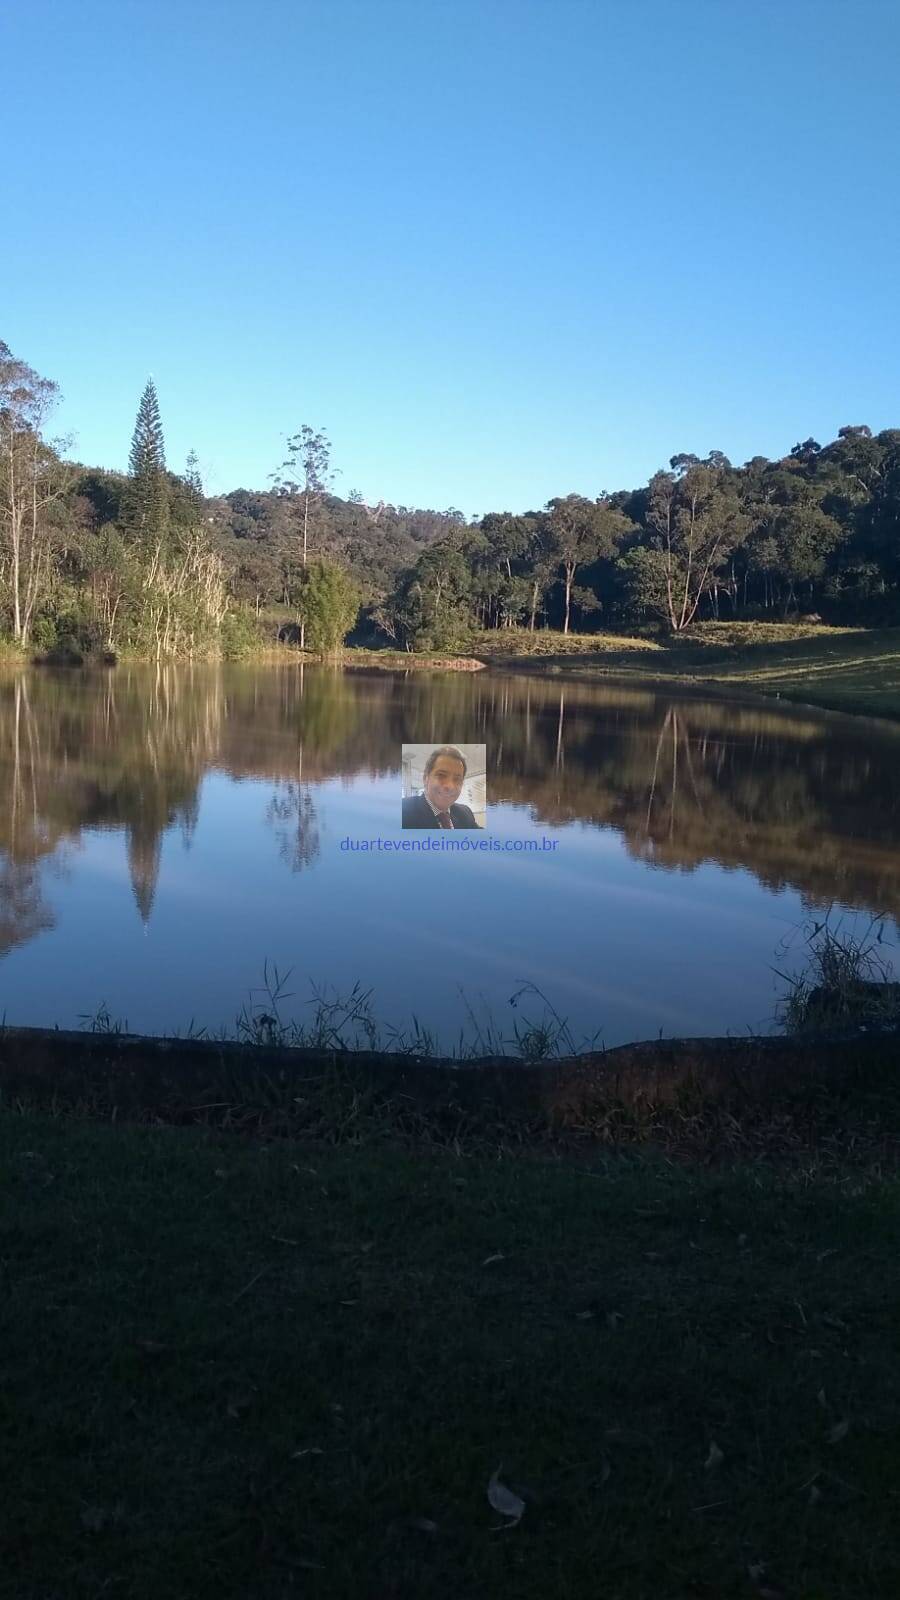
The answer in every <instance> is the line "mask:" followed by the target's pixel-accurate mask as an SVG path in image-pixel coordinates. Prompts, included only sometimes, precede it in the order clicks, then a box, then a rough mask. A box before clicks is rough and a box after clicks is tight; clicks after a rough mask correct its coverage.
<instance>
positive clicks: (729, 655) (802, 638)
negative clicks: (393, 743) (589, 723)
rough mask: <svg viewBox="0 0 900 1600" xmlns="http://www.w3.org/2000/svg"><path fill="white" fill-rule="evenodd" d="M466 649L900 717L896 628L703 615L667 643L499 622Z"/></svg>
mask: <svg viewBox="0 0 900 1600" xmlns="http://www.w3.org/2000/svg"><path fill="white" fill-rule="evenodd" d="M495 641H498V642H495ZM473 653H474V654H475V655H479V656H480V657H481V659H483V660H488V659H490V660H491V661H492V662H494V663H500V664H503V665H505V666H515V667H517V668H519V667H521V668H522V669H523V670H528V671H538V672H540V673H541V675H543V674H545V673H548V672H549V673H552V674H553V675H558V674H562V673H564V674H565V675H566V676H577V677H579V678H593V677H613V676H615V677H617V678H621V679H629V680H635V681H650V680H653V679H657V680H659V679H664V680H672V681H673V682H678V683H683V684H691V685H697V686H705V687H706V688H708V689H709V690H710V691H711V692H714V693H734V692H735V691H739V692H743V693H749V694H762V695H768V696H774V697H777V698H779V699H782V700H792V701H799V702H801V703H804V704H807V705H817V706H823V707H827V708H830V709H832V710H836V711H849V712H854V713H857V714H862V715H865V716H875V717H887V718H890V719H892V720H900V628H874V629H854V628H826V627H823V626H819V625H816V624H810V625H801V624H791V623H784V624H780V623H755V622H748V623H724V622H723V623H715V622H709V623H702V624H700V625H699V626H698V627H697V628H694V629H692V630H691V634H690V636H689V638H687V639H684V640H678V641H676V642H672V643H670V642H669V641H668V640H665V641H663V642H660V641H658V640H653V639H648V638H634V639H629V638H624V637H622V636H621V635H618V634H582V635H579V636H575V637H573V636H569V637H568V638H566V636H565V635H563V634H551V633H545V634H540V633H536V634H533V635H529V634H528V633H527V632H523V631H516V630H507V631H504V632H503V633H501V634H483V635H480V636H479V639H478V641H477V644H475V645H473Z"/></svg>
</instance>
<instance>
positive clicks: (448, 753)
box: [402, 744, 484, 829]
mask: <svg viewBox="0 0 900 1600" xmlns="http://www.w3.org/2000/svg"><path fill="white" fill-rule="evenodd" d="M411 748H413V747H407V746H405V747H404V779H405V783H404V787H406V784H407V783H414V782H415V781H416V777H417V774H416V771H415V767H414V766H413V765H412V764H411V762H410V760H409V758H408V757H407V754H406V752H407V749H411ZM426 748H427V747H426ZM419 760H420V761H421V756H420V757H419ZM468 774H469V763H468V762H467V760H466V757H465V755H464V754H463V752H462V751H461V750H460V749H458V748H457V746H456V745H454V744H442V745H438V746H437V747H436V748H435V749H433V750H432V751H431V752H430V753H429V754H428V755H427V756H426V758H425V763H424V767H423V768H422V775H421V780H420V781H421V788H420V790H419V792H418V793H414V794H407V795H404V798H403V823H402V825H403V827H404V828H448V829H452V828H480V827H481V826H482V824H481V823H480V822H479V821H478V820H477V818H476V816H475V813H474V811H473V810H472V807H471V806H470V805H467V804H465V803H464V802H462V801H461V800H460V795H461V794H462V792H463V789H464V788H465V787H466V785H467V776H468ZM483 782H484V778H483V763H482V774H481V784H482V788H483ZM417 787H418V785H417Z"/></svg>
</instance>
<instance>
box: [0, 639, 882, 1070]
mask: <svg viewBox="0 0 900 1600" xmlns="http://www.w3.org/2000/svg"><path fill="white" fill-rule="evenodd" d="M431 741H433V742H434V743H436V744H437V743H445V742H449V743H476V744H484V745H485V746H486V750H487V806H488V809H487V828H486V830H485V832H484V833H483V834H474V833H468V834H466V833H459V834H456V835H454V839H455V841H457V842H459V841H462V840H464V839H467V838H468V839H469V840H470V841H471V840H479V841H481V840H495V841H497V843H496V844H495V845H494V846H492V848H491V849H490V850H486V851H481V850H479V851H470V852H468V853H461V852H459V853H458V852H457V851H456V849H455V846H454V848H453V849H447V850H441V851H437V850H432V851H431V852H430V853H426V852H419V851H413V850H410V851H407V852H403V851H400V850H398V851H396V852H392V851H388V850H385V849H384V848H383V847H382V849H381V850H379V849H378V848H377V845H372V846H371V847H370V849H369V851H368V852H366V851H363V850H361V849H359V848H354V849H351V848H349V845H348V843H347V841H353V842H354V844H358V843H359V841H362V840H369V841H376V840H378V839H381V840H383V841H386V840H393V841H398V842H399V841H403V840H420V841H421V840H424V839H426V838H433V839H438V838H440V839H441V840H446V839H448V835H447V834H437V833H435V834H433V835H432V834H431V833H427V832H426V833H410V832H405V833H404V832H403V831H402V830H401V828H400V824H399V818H400V750H401V745H402V744H404V743H427V742H431ZM898 777H900V729H895V728H894V727H892V726H890V725H884V726H883V727H882V725H880V724H876V723H874V722H867V723H866V722H855V721H853V720H852V719H850V718H847V717H841V716H837V715H829V714H827V713H823V712H817V711H811V710H807V709H806V708H802V707H789V706H786V705H776V704H774V703H772V704H762V705H761V704H760V703H759V702H755V703H753V702H751V701H749V700H748V701H746V702H743V703H741V702H736V701H725V700H718V701H708V700H704V699H700V698H695V697H691V696H687V695H684V694H682V695H680V696H679V694H678V693H677V691H673V690H670V689H668V688H665V689H660V690H658V691H657V690H654V689H652V688H644V687H641V688H634V687H619V686H616V685H614V684H612V683H610V682H606V683H604V684H588V683H584V682H570V683H563V682H561V681H554V680H553V679H552V678H536V677H533V676H528V675H525V674H522V675H519V676H515V675H513V674H511V673H509V672H503V671H500V670H496V671H492V670H491V669H487V670H484V671H482V672H475V673H468V672H441V673H431V672H427V671H422V670H418V671H410V672H408V673H403V672H381V671H375V670H348V671H344V670H342V669H341V668H339V667H329V666H306V667H299V666H298V665H297V664H296V663H291V664H287V663H285V664H284V665H283V666H282V665H281V664H278V665H274V666H265V667H262V666H245V665H239V664H225V665H206V664H204V665H164V666H159V667H157V666H140V667H131V666H120V667H118V668H115V669H112V670H109V671H106V672H101V671H99V670H97V671H84V672H80V671H75V672H71V671H65V670H60V669H49V668H42V669H28V670H24V671H22V670H20V671H17V672H8V673H7V674H6V675H5V676H3V677H2V678H0V790H2V797H3V798H2V804H0V957H2V960H0V1014H2V1013H5V1017H6V1021H7V1022H8V1023H11V1024H19V1025H31V1026H44V1027H48V1026H53V1025H54V1024H58V1025H59V1027H60V1028H77V1027H81V1026H85V1025H86V1023H85V1021H84V1019H85V1018H89V1017H93V1016H96V1014H97V1013H98V1011H100V1009H101V1008H102V1007H105V1008H106V1011H107V1014H108V1016H109V1017H110V1018H111V1019H112V1020H113V1021H119V1022H121V1024H122V1026H123V1027H124V1026H127V1028H128V1029H129V1030H130V1031H133V1032H144V1033H157V1034H165V1033H170V1034H171V1033H182V1034H183V1033H186V1032H187V1031H188V1028H189V1027H191V1026H193V1028H194V1030H195V1031H197V1030H199V1029H200V1028H206V1029H207V1031H208V1032H209V1033H220V1032H222V1031H223V1030H224V1031H226V1032H228V1033H233V1032H234V1030H235V1023H236V1019H237V1017H238V1015H239V1014H240V1013H242V1012H245V1013H249V1012H251V1011H259V1010H261V1009H262V1010H266V1011H270V1012H271V1011H272V1009H273V1008H272V1006H271V1004H270V1003H269V1001H268V1000H267V997H266V994H265V989H264V984H263V975H264V969H265V970H266V972H267V974H268V977H269V981H270V983H271V982H272V981H273V971H274V969H275V968H277V970H278V973H279V975H280V977H281V979H282V990H283V991H284V998H282V999H280V1000H279V1001H278V1003H277V1014H278V1016H279V1017H280V1018H281V1020H282V1021H285V1022H289V1021H291V1020H292V1019H296V1020H297V1021H303V1022H306V1023H308V1022H309V1021H310V1020H311V1017H312V1014H313V1012H314V1010H315V994H316V992H318V993H319V994H320V995H324V996H325V998H326V999H327V1000H328V1001H329V1002H331V1001H333V1000H337V999H338V998H339V997H344V998H345V997H347V996H348V995H349V994H350V993H351V991H352V990H353V988H354V985H359V986H360V990H362V991H371V998H370V1006H371V1009H372V1011H373V1012H374V1015H375V1017H376V1018H377V1019H378V1021H379V1023H380V1024H381V1025H382V1027H383V1033H382V1042H383V1043H384V1044H385V1045H388V1044H389V1036H388V1030H389V1028H390V1027H394V1028H396V1029H397V1030H400V1031H401V1032H405V1033H406V1035H407V1037H409V1035H410V1032H411V1027H412V1019H413V1017H414V1016H415V1017H416V1018H417V1019H418V1021H419V1023H420V1024H421V1025H422V1026H423V1027H426V1028H429V1029H431V1030H432V1032H433V1034H434V1035H435V1036H436V1042H437V1044H438V1046H439V1047H440V1048H442V1049H445V1050H448V1051H449V1050H452V1049H454V1048H456V1047H457V1046H458V1044H459V1038H460V1032H461V1030H462V1033H463V1036H464V1038H465V1039H466V1040H467V1041H469V1042H475V1041H476V1040H477V1037H478V1034H479V1031H480V1035H481V1039H482V1040H483V1041H484V1043H485V1047H487V1041H488V1038H489V1031H490V1029H491V1028H492V1029H493V1031H494V1033H495V1034H500V1035H502V1036H503V1037H505V1038H508V1039H511V1038H512V1032H513V1026H514V1024H515V1023H516V1021H517V1019H518V1023H519V1026H520V1028H521V1027H524V1026H525V1024H526V1022H527V1021H537V1020H540V1019H541V1016H542V1013H543V1009H544V1002H543V1001H542V1000H541V999H540V998H539V997H537V996H536V995H535V994H534V993H526V994H524V995H523V996H521V998H520V999H519V1000H518V1002H517V1004H516V1005H515V1006H512V1005H511V1004H510V998H511V996H513V995H514V994H515V993H516V991H517V990H519V989H521V987H522V985H525V984H532V985H535V986H536V987H537V988H538V989H539V990H540V991H541V992H542V994H543V996H545V997H546V1001H547V1002H548V1003H549V1005H551V1006H552V1007H553V1008H554V1009H555V1011H556V1013H557V1014H558V1016H559V1017H560V1018H562V1019H565V1021H566V1022H567V1024H568V1027H569V1029H570V1032H571V1035H572V1038H573V1040H574V1044H575V1046H576V1048H586V1047H587V1045H588V1044H589V1042H591V1041H593V1042H594V1043H595V1044H597V1045H599V1044H600V1043H605V1044H606V1045H614V1044H620V1043H624V1042H626V1041H628V1040H631V1039H648V1038H655V1037H657V1036H659V1035H660V1034H662V1035H663V1036H671V1035H683V1034H689V1035H696V1034H724V1033H727V1032H731V1033H744V1032H746V1031H747V1030H748V1029H751V1030H753V1031H755V1032H770V1031H771V1030H772V1028H773V1025H774V1018H775V1007H776V1002H777V1000H778V997H779V995H780V994H781V993H783V992H784V988H785V985H784V983H783V981H782V980H780V979H778V978H777V977H776V976H775V974H774V972H773V970H772V969H773V967H778V968H781V969H782V971H786V970H787V971H797V970H800V969H802V967H803V966H804V964H805V946H804V934H803V929H804V925H806V927H807V929H808V925H809V919H810V917H811V916H813V915H814V914H816V913H817V912H818V913H820V914H823V913H824V910H825V908H827V907H828V906H829V905H833V906H834V910H833V912H832V914H831V920H832V924H833V925H840V926H841V927H843V928H844V929H845V930H848V931H854V930H855V931H856V932H857V933H859V932H861V931H862V930H863V929H865V928H866V927H867V926H868V924H869V920H870V918H871V917H872V916H873V915H876V914H877V915H881V916H884V917H885V919H886V921H885V924H884V932H885V943H884V945H883V946H882V951H883V952H884V953H885V954H888V955H891V954H892V953H893V952H894V951H895V950H896V944H897V934H898V917H900V783H898ZM528 840H534V841H541V848H540V849H539V850H537V851H526V850H525V849H524V848H522V846H523V845H524V843H525V841H528ZM544 840H547V841H552V840H555V841H556V847H555V848H554V849H551V848H550V846H549V844H548V845H546V846H544V845H543V843H542V841H544ZM342 842H343V846H344V847H343V848H342ZM514 842H517V843H516V845H515V848H513V843H514ZM785 941H787V947H785ZM288 973H289V974H290V975H289V977H286V975H287V974H288ZM357 992H359V991H357ZM352 1034H353V1030H352V1029H351V1030H349V1032H347V1033H346V1034H345V1037H346V1038H347V1039H348V1042H352Z"/></svg>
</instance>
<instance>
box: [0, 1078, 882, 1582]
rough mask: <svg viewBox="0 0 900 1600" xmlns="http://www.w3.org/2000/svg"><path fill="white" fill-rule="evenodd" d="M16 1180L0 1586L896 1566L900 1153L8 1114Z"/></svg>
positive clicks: (5, 1224)
mask: <svg viewBox="0 0 900 1600" xmlns="http://www.w3.org/2000/svg"><path fill="white" fill-rule="evenodd" d="M0 1186H2V1200H0V1215H2V1218H3V1221H2V1224H0V1232H2V1239H3V1245H2V1250H0V1259H2V1272H3V1285H2V1295H0V1321H2V1350H3V1368H4V1377H5V1380H6V1381H5V1383H4V1386H3V1390H2V1401H0V1404H2V1411H3V1428H2V1432H3V1454H4V1456H5V1458H6V1459H7V1460H8V1461H12V1462H13V1463H14V1471H13V1473H12V1475H11V1483H10V1486H9V1487H8V1488H7V1490H6V1491H5V1494H4V1500H3V1506H2V1516H0V1595H2V1596H4V1597H6V1596H9V1597H10V1600H12V1596H15V1597H16V1600H50V1597H51V1596H53V1597H54V1600H55V1597H57V1596H58V1597H59V1600H63V1597H65V1600H75V1597H81V1596H85V1597H87V1596H95V1595H99V1594H101V1593H103V1594H115V1595H121V1596H123V1597H128V1600H150V1597H151V1596H152V1597H153V1600H156V1597H157V1596H158V1595H159V1594H166V1595H168V1596H172V1597H181V1596H184V1597H187V1596H190V1597H191V1600H195V1597H202V1596H210V1597H212V1596H215V1597H216V1600H219V1597H222V1596H235V1597H237V1596H240V1597H241V1600H244V1597H250V1596H252V1597H269V1596H272V1597H276V1596H277V1597H281V1596H288V1595H296V1594H301V1593H302V1594H305V1595H308V1596H319V1595H321V1596H328V1597H329V1600H331V1597H342V1596H347V1597H350V1596H353V1597H354V1600H355V1597H357V1596H366V1597H372V1600H375V1597H378V1600H381V1597H403V1600H407V1597H408V1600H421V1597H430V1596H434V1597H436V1600H437V1597H440V1600H444V1597H446V1596H448V1595H458V1596H464V1597H466V1600H468V1597H475V1596H484V1597H489V1596H490V1597H493V1596H495V1595H501V1594H502V1595H504V1596H506V1597H516V1600H518V1597H523V1600H524V1597H532V1596H535V1597H537V1596H542V1597H543V1596H548V1595H549V1596H563V1595H565V1596H567V1597H568V1596H572V1597H581V1596H584V1597H588V1596H590V1597H591V1600H593V1597H594V1596H596V1595H597V1594H598V1593H603V1594H604V1595H608V1596H610V1597H611V1600H612V1597H616V1600H619V1597H621V1600H630V1597H638V1596H640V1597H645V1596H650V1595H652V1596H654V1600H657V1597H658V1600H666V1597H672V1600H674V1597H679V1600H680V1597H682V1596H709V1597H713V1596H715V1597H716V1600H719V1597H721V1596H724V1595H728V1596H735V1597H739V1596H744V1595H746V1596H748V1597H751V1596H755V1595H762V1594H765V1593H769V1594H770V1595H775V1594H781V1595H783V1596H785V1600H789V1597H798V1600H799V1597H802V1600H861V1597H862V1596H869V1595H876V1594H878V1595H888V1594H895V1593H898V1592H900V1545H898V1537H897V1531H896V1530H897V1521H898V1510H900V1506H898V1499H897V1495H898V1493H900V1473H898V1467H900V1372H898V1368H897V1363H896V1316H897V1303H896V1300H897V1297H896V1288H895V1284H896V1272H895V1266H896V1256H897V1248H898V1243H900V1238H898V1233H900V1229H898V1222H900V1185H898V1182H897V1181H896V1179H894V1178H888V1179H886V1178H884V1177H881V1178H879V1179H877V1180H870V1179H867V1178H866V1177H865V1176H863V1175H862V1174H860V1173H859V1172H856V1173H854V1174H853V1175H852V1176H850V1177H848V1178H847V1180H846V1181H843V1182H840V1183H835V1182H829V1183H823V1182H820V1181H818V1180H817V1179H815V1178H813V1177H810V1175H809V1174H808V1173H807V1172H805V1171H804V1170H803V1169H802V1168H799V1169H798V1170H797V1171H795V1172H794V1173H793V1174H786V1173H785V1174H776V1173H775V1172H774V1171H773V1169H771V1168H769V1167H768V1166H766V1165H765V1164H764V1163H761V1164H758V1165H755V1166H749V1165H747V1166H742V1167H735V1168H734V1169H733V1170H731V1171H728V1172H718V1173H715V1174H713V1173H710V1172H708V1171H705V1170H703V1169H700V1168H698V1167H689V1166H686V1165H683V1164H682V1165H677V1166H674V1165H670V1164H669V1162H667V1161H666V1160H665V1159H664V1158H663V1157H662V1156H660V1155H650V1154H649V1153H644V1154H641V1155H638V1154H631V1155H626V1154H617V1155H607V1156H595V1157H593V1158H592V1159H591V1160H590V1161H587V1160H583V1161H580V1162H579V1161H575V1160H572V1159H569V1160H568V1161H565V1162H563V1161H558V1160H557V1161H554V1160H551V1159H547V1158H546V1157H542V1158H540V1159H538V1158H535V1159H531V1160H526V1159H522V1158H511V1157H507V1158H505V1159H502V1160H497V1159H496V1158H494V1159H488V1158H486V1157H484V1156H475V1155H462V1156H456V1155H454V1154H453V1153H452V1152H448V1151H441V1150H438V1149H430V1150H427V1151H426V1150H421V1149H420V1150H417V1149H415V1148H413V1147H412V1146H408V1147H406V1148H395V1147H392V1146H389V1145H387V1144H385V1142H384V1139H383V1138H379V1137H377V1136H373V1137H368V1138H367V1137H361V1138H360V1139H359V1141H358V1142H357V1144H356V1145H355V1146H353V1147H348V1146H346V1145H345V1146H343V1147H335V1146H333V1145H329V1144H328V1143H326V1142H324V1141H321V1140H320V1141H315V1142H313V1141H306V1142H303V1143H300V1142H295V1141H290V1140H285V1141H277V1142H273V1143H267V1142H260V1141H256V1140H252V1139H250V1140H242V1139H238V1138H236V1137H235V1135H233V1134H230V1135H229V1134H226V1133H222V1132H212V1131H207V1130H203V1129H199V1128H180V1129H173V1128H163V1127H160V1128H149V1127H134V1126H128V1125H119V1126H113V1125H110V1124H109V1123H107V1124H105V1125H103V1124H101V1123H97V1122H93V1121H90V1120H80V1119H73V1118H71V1117H63V1116H60V1117H56V1118H54V1117H53V1116H51V1115H49V1114H47V1113H46V1112H44V1113H40V1114H38V1113H35V1112H33V1111H30V1112H26V1113H22V1112H17V1111H16V1110H14V1109H11V1108H10V1107H9V1106H5V1107H4V1108H3V1109H2V1111H0ZM498 1469H499V1480H500V1482H501V1483H502V1484H504V1485H506V1486H507V1487H508V1488H509V1489H510V1490H511V1491H512V1492H513V1493H514V1494H516V1495H517V1496H518V1497H519V1500H520V1502H521V1505H522V1507H523V1510H522V1514H521V1517H520V1519H519V1520H518V1521H514V1519H513V1518H511V1517H510V1518H507V1517H505V1516H504V1515H502V1514H501V1513H499V1512H498V1511H496V1510H495V1509H493V1508H492V1506H491V1504H490V1503H489V1500H488V1485H489V1481H490V1479H491V1476H492V1474H493V1473H494V1472H495V1471H497V1470H498Z"/></svg>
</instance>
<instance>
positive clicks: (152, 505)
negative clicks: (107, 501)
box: [126, 378, 169, 543]
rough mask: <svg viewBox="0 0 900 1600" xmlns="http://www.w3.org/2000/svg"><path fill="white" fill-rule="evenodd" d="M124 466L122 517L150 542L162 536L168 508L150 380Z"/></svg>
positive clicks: (156, 407)
mask: <svg viewBox="0 0 900 1600" xmlns="http://www.w3.org/2000/svg"><path fill="white" fill-rule="evenodd" d="M128 467H129V472H130V474H131V480H132V482H131V487H130V493H129V495H128V499H127V511H126V514H127V517H128V520H129V522H130V524H131V526H132V528H133V530H134V532H135V534H136V536H137V537H138V538H140V539H141V540H145V541H147V542H151V543H152V542H153V541H155V540H157V539H161V538H164V536H165V532H166V528H167V526H168V507H169V485H168V480H167V476H166V456H165V447H164V444H163V433H162V423H161V421H160V415H159V400H158V399H157V394H156V388H155V386H154V383H153V379H152V378H149V379H148V380H147V384H146V386H145V388H144V392H143V394H142V395H141V401H140V405H139V406H138V414H137V420H136V422H135V425H134V435H133V437H132V441H131V454H130V456H129V458H128Z"/></svg>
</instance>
